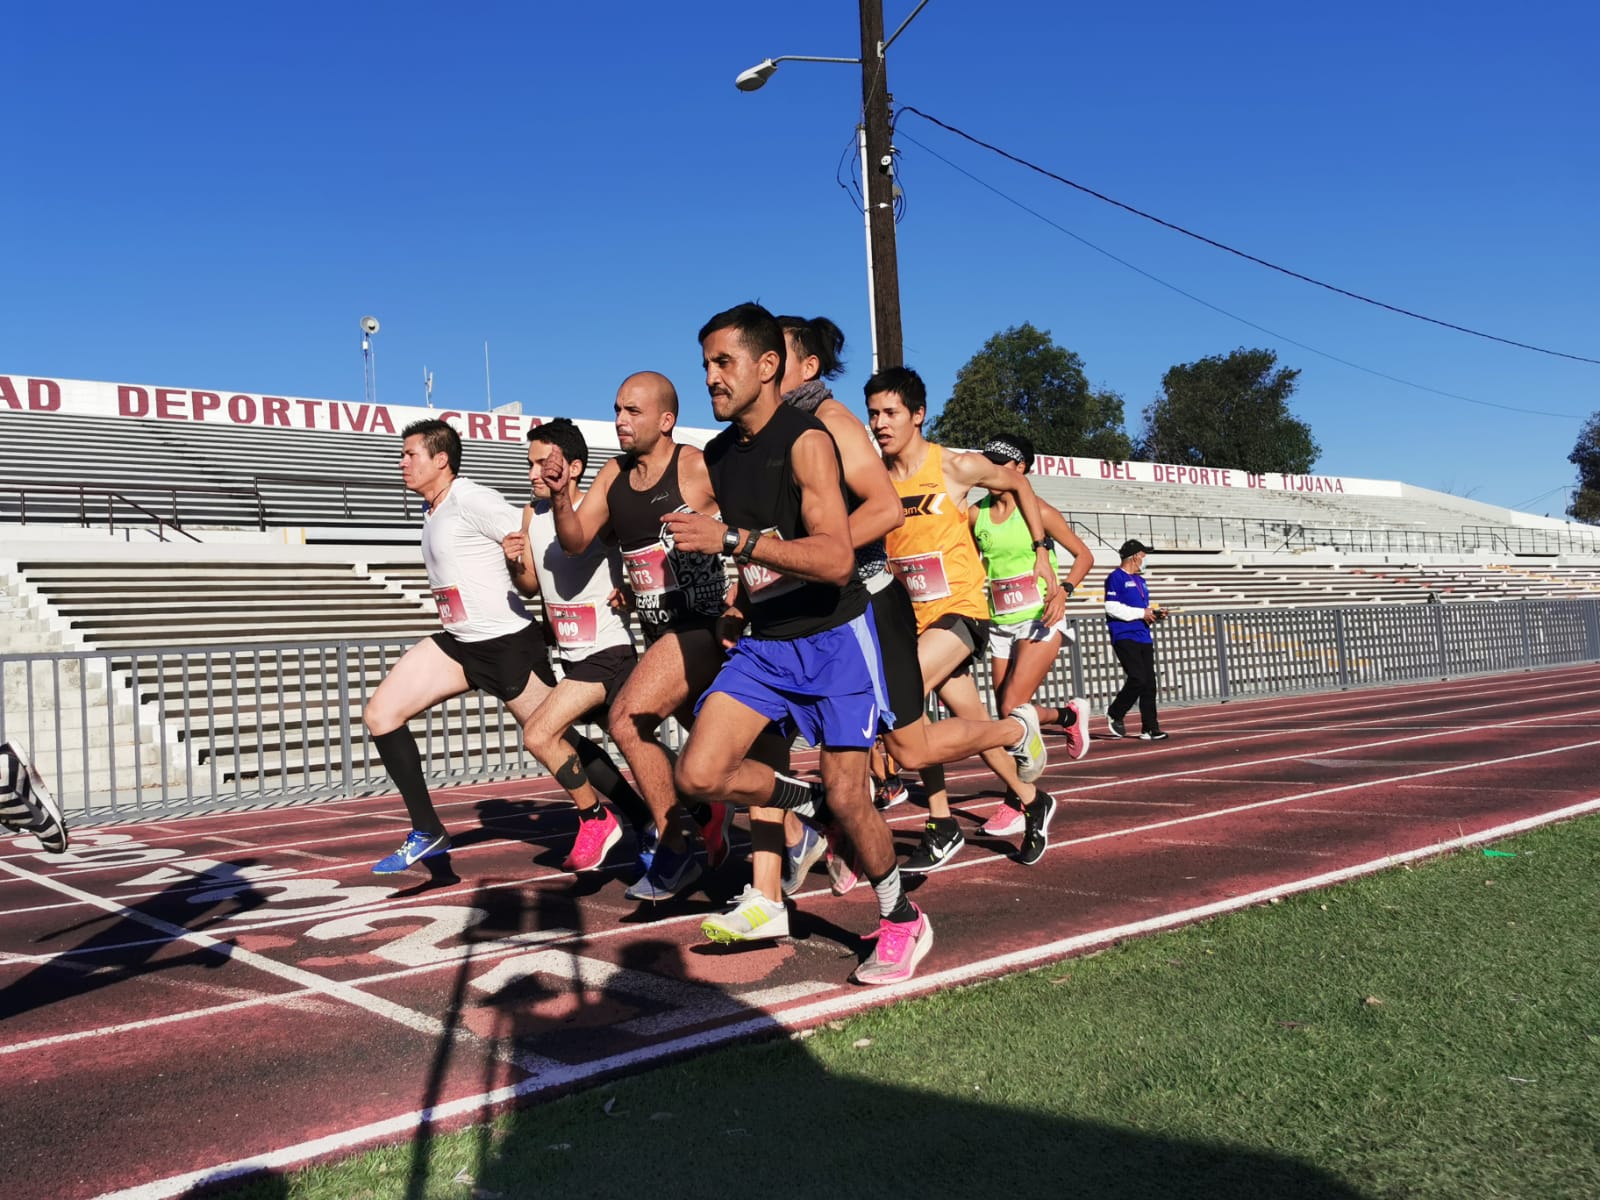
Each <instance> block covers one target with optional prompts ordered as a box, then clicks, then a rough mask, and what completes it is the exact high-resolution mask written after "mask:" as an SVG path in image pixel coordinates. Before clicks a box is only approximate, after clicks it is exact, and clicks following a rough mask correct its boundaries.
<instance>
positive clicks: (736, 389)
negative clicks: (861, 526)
mask: <svg viewBox="0 0 1600 1200" xmlns="http://www.w3.org/2000/svg"><path fill="white" fill-rule="evenodd" d="M700 346H701V353H702V356H703V359H704V364H705V370H706V389H707V391H708V392H709V393H710V394H711V407H712V411H713V412H714V413H715V414H716V416H717V417H718V419H719V420H724V421H729V422H731V425H730V427H729V428H728V429H726V430H724V431H723V432H722V433H720V434H718V435H717V436H716V437H715V438H713V439H712V441H711V443H710V445H708V446H707V448H706V455H705V461H706V464H707V468H708V471H709V473H710V478H711V483H712V487H713V491H714V493H715V495H716V498H717V500H718V502H719V504H720V506H721V512H722V516H723V518H724V520H723V521H719V520H716V519H714V518H711V517H708V516H705V515H702V514H701V513H669V514H668V515H667V517H666V518H665V523H666V525H667V526H668V528H669V529H670V530H671V531H672V534H673V537H674V539H675V541H676V544H677V545H678V546H679V547H680V548H681V549H686V550H697V551H701V552H705V553H711V552H714V551H716V550H717V549H719V548H720V549H724V550H726V551H728V552H729V553H731V554H732V555H733V557H734V560H735V562H736V563H738V565H739V574H740V584H739V602H738V607H739V611H741V612H742V613H743V614H744V615H745V616H746V617H747V618H748V620H749V623H750V630H749V633H747V634H746V635H745V636H743V637H741V638H740V639H739V640H738V643H737V644H736V645H735V646H734V648H733V653H732V654H731V655H730V656H729V659H728V662H727V663H726V665H724V666H723V668H722V670H721V671H719V672H718V674H717V678H716V681H715V682H714V683H713V684H712V685H711V687H710V689H709V690H708V691H707V692H706V694H705V695H704V696H703V697H702V698H701V701H700V704H699V705H698V706H697V709H696V711H697V713H699V714H700V716H701V718H702V719H701V720H700V722H699V724H698V725H697V727H696V729H695V731H694V732H692V733H691V734H690V735H689V740H688V742H687V744H686V745H685V746H684V748H683V752H682V754H681V755H680V756H679V758H678V766H677V770H676V772H675V778H676V780H677V784H678V790H679V791H680V792H681V793H683V795H684V796H685V797H691V798H692V797H700V798H709V797H711V796H718V797H724V798H727V799H730V800H732V801H733V802H735V803H737V804H741V805H745V806H748V807H767V808H782V809H792V810H794V811H796V812H799V813H801V814H802V815H815V816H818V817H819V818H821V819H825V820H829V821H831V822H832V824H833V825H834V829H835V832H836V836H842V837H843V838H844V839H845V840H846V841H848V842H849V843H850V845H851V846H852V847H853V848H854V850H855V854H856V859H857V861H858V862H859V863H860V865H861V867H862V868H863V871H864V873H865V874H866V876H867V878H868V879H869V880H871V882H872V885H873V890H874V891H875V893H876V895H877V899H878V911H879V916H880V921H879V925H878V931H877V933H876V934H875V935H874V936H875V938H876V941H877V946H876V947H875V949H874V951H873V953H872V955H871V957H870V958H868V959H867V961H866V962H864V963H862V964H861V965H860V966H859V967H858V968H857V969H856V972H855V976H854V978H855V979H856V980H857V982H860V983H897V982H900V981H902V980H905V979H910V978H911V977H912V975H914V974H915V972H916V968H917V964H918V963H919V962H921V960H922V958H923V957H924V956H925V955H926V954H927V952H928V950H929V948H930V947H931V946H932V944H933V928H932V925H931V924H930V923H929V921H928V919H927V917H926V916H925V915H924V914H923V913H922V912H921V911H920V910H919V909H918V908H917V907H916V905H914V904H912V903H911V902H910V900H909V899H907V897H906V895H905V891H904V888H903V887H902V886H901V882H900V874H899V871H898V870H897V869H896V867H895V856H894V845H893V842H892V840H891V839H890V836H889V828H888V826H887V825H886V824H885V823H884V820H883V817H882V816H881V815H879V813H878V812H877V810H876V809H874V808H873V806H872V802H871V799H870V794H869V791H868V788H867V749H868V747H870V746H871V745H872V743H873V741H874V740H875V739H876V737H877V734H878V730H879V727H880V724H881V723H884V722H890V721H892V719H893V714H892V713H890V712H887V711H886V709H887V698H886V695H885V691H884V687H883V664H882V661H881V659H880V656H879V653H878V644H877V637H876V634H875V633H874V632H873V626H872V623H871V621H869V620H868V619H867V617H866V595H865V593H864V591H863V590H862V588H861V585H860V584H859V583H858V582H857V581H856V578H855V554H854V552H853V551H852V549H851V538H850V528H849V517H848V513H847V510H846V500H845V492H844V487H843V484H842V481H841V472H840V466H839V454H838V450H837V448H836V447H835V446H834V443H833V439H832V438H831V437H830V436H829V435H828V432H827V430H826V429H825V428H824V427H823V426H822V424H821V423H820V422H818V421H817V420H816V419H815V418H814V417H811V416H810V415H808V414H805V413H801V412H799V411H797V410H794V409H790V408H785V407H783V405H782V402H781V399H780V396H779V390H778V389H779V381H780V380H781V379H782V377H783V364H784V354H785V348H784V339H783V331H782V330H781V329H780V328H779V326H778V323H777V321H776V320H775V319H774V318H773V316H772V314H771V313H769V312H767V310H766V309H764V308H762V307H760V306H759V305H755V304H743V305H740V306H738V307H737V308H732V309H729V310H728V311H727V312H724V313H720V314H718V315H717V316H715V317H713V318H712V319H711V320H710V321H709V322H707V324H706V326H705V327H704V328H703V329H702V330H701V331H700ZM724 521H725V522H726V523H724ZM773 722H776V723H777V724H778V725H779V727H780V728H781V729H782V730H783V731H784V732H785V733H786V734H791V735H792V734H794V733H799V734H800V735H802V736H803V737H805V739H806V740H807V741H809V742H811V743H812V744H813V745H816V746H817V747H818V748H819V749H820V750H821V759H822V780H823V785H822V787H821V788H818V787H816V786H815V785H812V784H807V783H803V782H801V781H800V780H798V779H794V778H791V777H789V776H786V775H781V774H776V773H774V772H773V770H772V769H771V768H769V767H766V766H763V765H762V764H760V763H757V762H752V761H750V760H749V758H748V757H747V755H748V753H749V750H750V748H751V746H752V745H753V744H754V743H755V740H756V738H757V737H758V736H759V735H760V734H761V733H762V731H763V730H765V729H766V727H767V725H768V724H769V723H773ZM754 891H755V889H753V888H752V889H750V890H749V892H747V893H746V895H745V896H743V897H741V898H740V903H739V905H738V906H737V907H736V909H735V912H734V913H733V914H730V917H733V916H737V915H739V910H741V909H745V908H746V906H749V907H750V910H751V914H752V915H753V917H754V918H755V919H757V920H759V921H760V922H761V923H762V924H764V925H772V924H774V923H776V922H779V921H782V922H785V923H786V922H787V920H788V914H787V910H786V909H783V908H782V906H781V905H776V906H774V905H773V904H772V902H771V901H768V900H766V899H765V898H764V897H762V896H761V895H760V894H759V893H756V894H755V895H753V896H752V895H750V892H754ZM762 906H769V908H775V909H776V911H769V909H768V908H763V907H762Z"/></svg>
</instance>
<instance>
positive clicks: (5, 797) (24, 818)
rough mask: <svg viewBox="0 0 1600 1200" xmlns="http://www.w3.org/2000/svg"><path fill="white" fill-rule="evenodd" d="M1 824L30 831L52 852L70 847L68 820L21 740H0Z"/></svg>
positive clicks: (57, 852)
mask: <svg viewBox="0 0 1600 1200" xmlns="http://www.w3.org/2000/svg"><path fill="white" fill-rule="evenodd" d="M0 825H3V826H5V827H6V828H7V829H9V830H11V832H13V833H31V834H33V836H34V837H36V838H38V839H39V845H40V846H42V847H44V848H45V849H46V850H48V851H49V852H50V853H51V854H60V853H61V852H62V851H63V850H65V849H66V848H67V822H66V819H65V818H64V817H63V816H62V815H61V808H60V806H59V805H58V804H56V798H55V797H54V796H52V795H51V794H50V789H49V788H47V787H46V786H45V783H44V776H42V775H40V774H39V770H38V768H37V767H35V766H34V765H33V763H32V762H30V761H29V760H28V753H27V751H26V750H24V749H23V748H22V743H21V742H0Z"/></svg>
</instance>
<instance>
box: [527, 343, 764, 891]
mask: <svg viewBox="0 0 1600 1200" xmlns="http://www.w3.org/2000/svg"><path fill="white" fill-rule="evenodd" d="M677 421H678V393H677V390H676V389H675V388H674V387H673V386H672V382H671V381H670V380H669V379H667V377H666V376H664V375H659V374H657V373H656V372H654V371H641V372H639V373H637V374H634V375H630V376H628V378H627V379H625V380H623V381H622V386H621V387H620V388H618V389H617V400H616V425H617V444H618V445H619V446H621V447H622V454H621V455H620V456H619V457H617V458H613V459H612V460H611V461H610V462H608V463H606V465H605V466H603V467H601V468H600V473H599V474H598V475H597V476H596V477H595V481H594V486H592V487H591V488H590V489H589V491H588V493H587V495H586V497H585V499H584V502H583V505H582V507H576V508H575V507H574V506H573V503H572V499H571V497H572V490H571V487H570V484H571V475H570V470H569V466H568V463H567V461H566V456H565V455H564V454H563V453H562V451H561V448H560V447H559V446H555V447H552V448H551V450H550V452H549V453H548V454H547V455H546V456H545V460H544V480H545V484H546V485H547V486H548V487H549V489H550V512H551V516H552V518H553V520H554V523H555V529H556V534H557V536H558V538H559V539H560V542H561V547H562V549H564V550H565V551H566V552H567V553H568V554H582V553H584V552H585V551H587V550H588V549H589V547H590V545H592V544H593V542H594V540H595V539H596V538H605V539H606V540H608V541H609V540H613V539H614V540H615V541H616V543H617V546H618V548H619V549H620V550H621V552H622V566H623V574H624V577H625V579H626V581H627V585H628V590H629V592H630V594H631V596H632V599H633V605H634V608H635V610H636V611H637V612H638V614H639V624H640V627H641V628H642V629H643V630H644V636H645V643H646V646H645V652H644V654H643V655H642V656H641V657H640V659H639V662H638V665H637V666H636V667H635V668H634V670H633V673H632V674H631V675H630V676H629V678H628V681H627V683H626V684H624V685H623V688H622V690H621V692H619V693H618V694H617V696H616V698H615V699H614V700H613V701H612V704H611V737H612V740H613V741H615V742H616V744H617V748H618V749H619V750H621V751H622V754H623V757H624V758H626V759H627V760H628V766H629V767H630V768H631V769H632V770H633V780H634V785H635V786H636V787H637V788H638V789H639V791H640V793H642V794H643V796H644V801H645V803H646V804H647V805H649V807H650V813H651V816H652V817H653V818H654V821H655V827H656V830H657V832H658V834H659V836H660V844H659V845H658V846H657V847H656V848H655V850H654V854H653V857H652V858H651V859H650V861H649V863H648V866H647V868H646V869H645V871H644V873H643V874H642V875H641V876H640V877H639V879H638V880H637V881H636V882H635V883H634V884H633V885H632V886H630V887H629V888H628V891H627V896H628V899H630V900H662V899H666V898H667V897H670V896H675V895H677V894H678V893H680V892H682V891H684V890H686V889H687V888H689V887H691V886H692V885H693V884H694V883H695V882H696V881H697V880H698V879H699V878H700V875H701V873H702V871H703V869H704V868H703V867H702V864H701V861H700V859H699V858H697V857H696V855H695V852H694V848H693V846H692V844H691V841H690V838H691V836H692V834H691V831H690V829H689V828H687V827H686V820H685V818H686V816H688V817H692V818H693V821H694V825H696V826H698V828H699V834H700V838H701V842H702V845H703V850H704V853H703V856H702V857H703V858H704V859H705V865H707V866H710V867H712V868H715V867H718V866H720V865H721V864H722V862H723V861H724V860H725V859H726V858H727V857H728V833H729V826H730V822H731V820H732V817H733V812H732V810H731V809H730V808H728V807H727V806H726V805H724V804H702V805H697V806H696V807H695V808H694V809H693V810H692V811H691V812H689V813H687V814H686V813H685V812H684V810H683V809H681V808H680V807H679V805H678V795H677V792H676V791H675V790H674V788H673V785H672V766H673V764H672V757H671V756H670V755H669V754H668V752H667V750H666V747H664V746H663V745H661V743H660V742H659V741H657V740H656V732H657V730H658V729H659V728H660V726H661V723H662V722H663V721H665V720H666V719H667V718H668V717H672V716H675V717H677V719H678V721H679V723H680V724H681V725H683V726H684V727H685V728H687V727H688V725H689V723H690V722H691V721H692V720H693V702H694V701H695V700H696V699H697V698H698V697H699V696H700V694H701V692H703V691H704V690H705V688H706V686H707V685H708V684H710V682H711V681H712V679H714V678H715V677H716V674H717V668H718V667H719V666H720V665H721V663H722V657H723V651H722V645H721V642H720V640H719V639H718V636H717V629H716V625H717V619H718V617H719V616H720V615H721V613H722V611H723V607H724V600H725V597H726V594H727V590H728V588H727V579H726V576H725V575H724V573H723V569H722V560H721V559H720V558H719V557H718V556H717V555H716V554H715V553H709V554H697V553H690V552H687V551H685V550H683V549H682V548H680V547H677V546H675V545H674V543H673V541H672V535H671V532H670V531H669V529H668V528H667V526H666V525H665V524H664V522H663V518H664V517H665V516H666V514H668V513H671V512H715V511H716V505H715V502H714V501H713V500H712V497H711V481H710V479H709V478H708V477H707V476H706V467H705V460H704V458H703V457H702V455H701V453H700V451H699V450H697V449H695V447H693V446H682V445H679V444H677V443H676V442H674V441H673V440H672V430H673V427H674V426H675V425H676V424H677Z"/></svg>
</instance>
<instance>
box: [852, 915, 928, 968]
mask: <svg viewBox="0 0 1600 1200" xmlns="http://www.w3.org/2000/svg"><path fill="white" fill-rule="evenodd" d="M911 908H912V911H913V912H915V913H916V914H917V919H916V920H914V921H899V922H896V921H891V920H889V919H888V918H887V917H884V918H883V919H881V920H879V922H878V930H877V932H876V933H869V934H867V940H868V941H873V940H876V941H877V943H878V944H877V945H876V946H874V947H873V949H872V955H871V957H870V958H868V959H867V961H866V962H864V963H862V964H861V965H860V966H859V967H857V968H856V973H855V976H854V978H855V981H856V982H857V983H870V984H884V983H903V982H904V981H905V980H907V979H910V978H911V977H912V976H913V975H915V974H916V973H917V964H918V963H920V962H921V961H922V960H923V959H925V958H927V957H928V951H929V950H932V949H933V922H931V921H929V920H928V917H927V914H926V913H924V912H923V911H922V910H921V909H920V908H918V907H917V906H916V905H915V904H913V905H912V906H911Z"/></svg>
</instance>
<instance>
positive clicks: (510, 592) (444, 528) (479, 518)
mask: <svg viewBox="0 0 1600 1200" xmlns="http://www.w3.org/2000/svg"><path fill="white" fill-rule="evenodd" d="M521 530H522V514H521V513H520V512H518V511H517V510H516V509H515V508H512V507H511V505H510V504H509V503H507V502H506V498H505V497H504V496H502V495H501V494H500V493H499V492H497V491H495V490H494V489H493V488H487V487H484V486H483V485H482V484H478V483H473V482H472V480H470V479H468V478H466V477H465V476H462V475H457V476H456V479H455V482H454V483H452V484H451V485H450V490H449V491H448V492H447V493H445V497H444V499H443V500H442V501H440V502H439V507H437V508H434V509H430V510H429V511H428V513H427V514H426V516H424V517H423V525H422V561H423V562H425V563H427V564H428V585H429V586H430V587H432V588H433V598H434V601H435V603H437V604H438V605H439V622H440V624H442V625H443V626H444V628H445V632H447V633H449V634H450V635H452V636H453V637H458V638H460V639H461V640H462V641H463V642H486V641H488V640H489V639H490V638H497V637H504V636H505V635H506V634H508V633H516V632H517V631H518V630H521V629H525V628H527V626H528V624H529V623H530V621H531V618H530V617H529V616H528V611H527V609H525V608H523V606H522V597H521V595H519V594H518V592H517V589H516V586H515V585H514V584H513V583H512V582H511V570H510V568H509V567H508V566H507V565H506V556H505V552H504V551H502V550H501V549H500V539H501V538H503V537H505V536H506V534H508V533H519V532H521Z"/></svg>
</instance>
